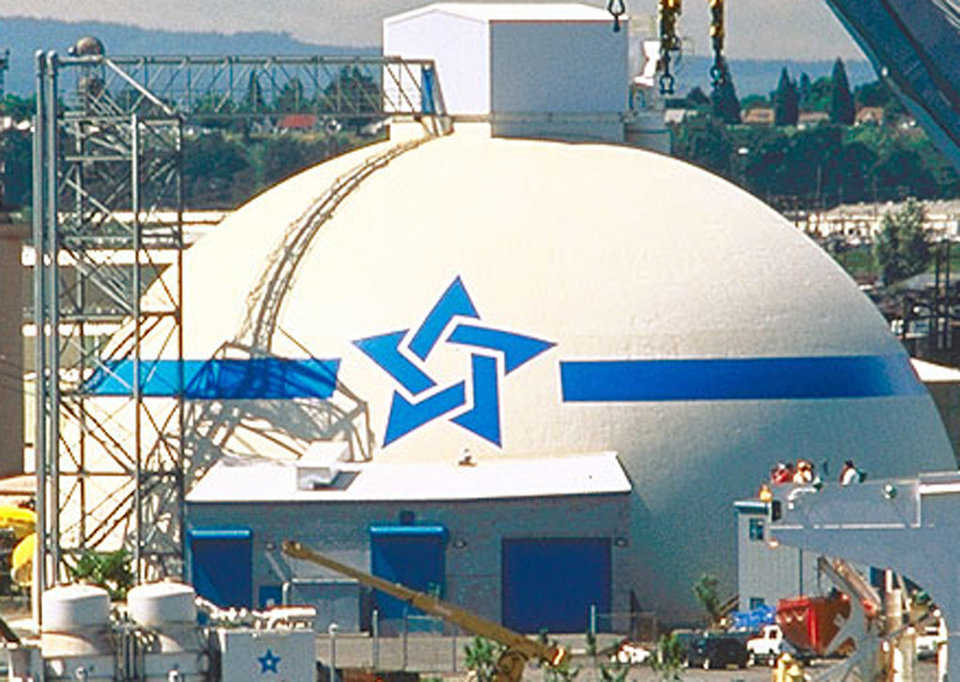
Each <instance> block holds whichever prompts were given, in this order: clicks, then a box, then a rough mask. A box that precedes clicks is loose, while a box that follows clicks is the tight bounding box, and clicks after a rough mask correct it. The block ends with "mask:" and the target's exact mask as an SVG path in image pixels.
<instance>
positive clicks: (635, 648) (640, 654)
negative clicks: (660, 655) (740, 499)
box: [610, 639, 653, 665]
mask: <svg viewBox="0 0 960 682" xmlns="http://www.w3.org/2000/svg"><path fill="white" fill-rule="evenodd" d="M652 655H653V654H651V653H650V651H649V650H647V649H644V648H643V647H642V646H640V645H639V644H637V643H636V642H631V641H630V640H628V639H625V640H624V641H622V642H621V643H620V646H619V648H618V649H617V651H616V652H615V653H614V654H613V655H612V656H611V657H610V662H611V663H627V664H630V665H634V664H637V663H646V662H647V661H648V660H650V657H651V656H652Z"/></svg>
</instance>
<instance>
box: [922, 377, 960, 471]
mask: <svg viewBox="0 0 960 682" xmlns="http://www.w3.org/2000/svg"><path fill="white" fill-rule="evenodd" d="M924 385H925V386H926V387H927V390H928V391H930V395H931V396H932V397H933V402H934V403H935V404H936V406H937V411H938V412H939V413H940V418H941V419H942V420H943V427H944V428H945V429H946V430H947V437H948V438H949V439H950V444H951V445H952V446H953V455H954V457H956V458H957V463H958V464H960V384H957V383H954V382H952V381H943V382H929V383H926V384H924Z"/></svg>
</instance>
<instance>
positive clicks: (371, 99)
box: [319, 66, 381, 129]
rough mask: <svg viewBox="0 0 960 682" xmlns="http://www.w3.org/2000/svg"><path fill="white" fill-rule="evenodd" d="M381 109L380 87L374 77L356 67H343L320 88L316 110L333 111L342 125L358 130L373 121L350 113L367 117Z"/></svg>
mask: <svg viewBox="0 0 960 682" xmlns="http://www.w3.org/2000/svg"><path fill="white" fill-rule="evenodd" d="M380 107H381V103H380V86H379V85H378V84H377V83H376V82H375V81H374V80H373V78H372V77H371V76H370V75H368V74H367V73H364V72H363V71H361V70H360V69H359V68H358V67H356V66H344V67H343V68H341V69H340V72H339V73H338V74H337V77H336V78H335V79H333V81H331V82H330V83H329V84H328V85H327V87H325V88H324V89H323V96H322V98H321V100H320V107H319V108H320V111H329V112H333V113H334V114H335V115H336V116H337V119H338V120H339V121H340V123H341V124H342V125H344V126H352V127H354V128H358V129H359V128H360V127H361V126H363V125H364V124H365V123H368V122H370V121H371V120H372V118H371V117H370V116H350V114H351V113H355V114H370V113H372V112H375V111H379V110H380Z"/></svg>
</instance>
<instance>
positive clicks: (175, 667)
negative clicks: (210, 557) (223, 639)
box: [127, 582, 210, 682]
mask: <svg viewBox="0 0 960 682" xmlns="http://www.w3.org/2000/svg"><path fill="white" fill-rule="evenodd" d="M196 596H197V595H196V592H195V591H194V589H193V588H192V587H191V586H190V585H185V584H183V583H178V582H160V583H149V584H145V585H138V586H137V587H134V588H133V589H132V590H130V592H129V594H128V595H127V612H128V614H129V616H130V619H131V620H133V621H134V622H135V623H136V624H137V625H139V626H141V627H143V628H145V629H147V630H149V631H150V633H151V634H152V637H150V638H148V639H147V640H146V641H147V642H148V644H147V646H146V649H145V650H144V651H142V652H141V653H142V654H143V655H142V657H139V659H138V658H137V657H134V660H136V663H135V665H136V666H137V668H138V669H137V670H136V671H135V673H136V676H137V679H143V680H157V682H160V681H166V680H170V679H171V675H174V676H175V677H176V679H177V680H180V681H182V682H190V681H193V680H196V681H197V682H199V681H200V680H206V674H207V672H208V671H209V670H210V655H209V653H208V652H207V646H206V640H205V638H204V636H203V633H202V632H201V630H200V628H199V627H198V626H197V607H196V602H195V600H196Z"/></svg>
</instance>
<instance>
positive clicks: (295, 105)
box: [273, 78, 309, 113]
mask: <svg viewBox="0 0 960 682" xmlns="http://www.w3.org/2000/svg"><path fill="white" fill-rule="evenodd" d="M308 106H309V102H307V101H306V99H305V98H304V95H303V83H301V82H300V79H299V78H291V79H290V80H288V81H287V82H286V83H284V84H283V87H282V88H280V94H278V95H277V98H276V100H274V102H273V110H274V111H277V112H280V113H291V112H300V111H303V110H304V109H305V108H306V107H308Z"/></svg>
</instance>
